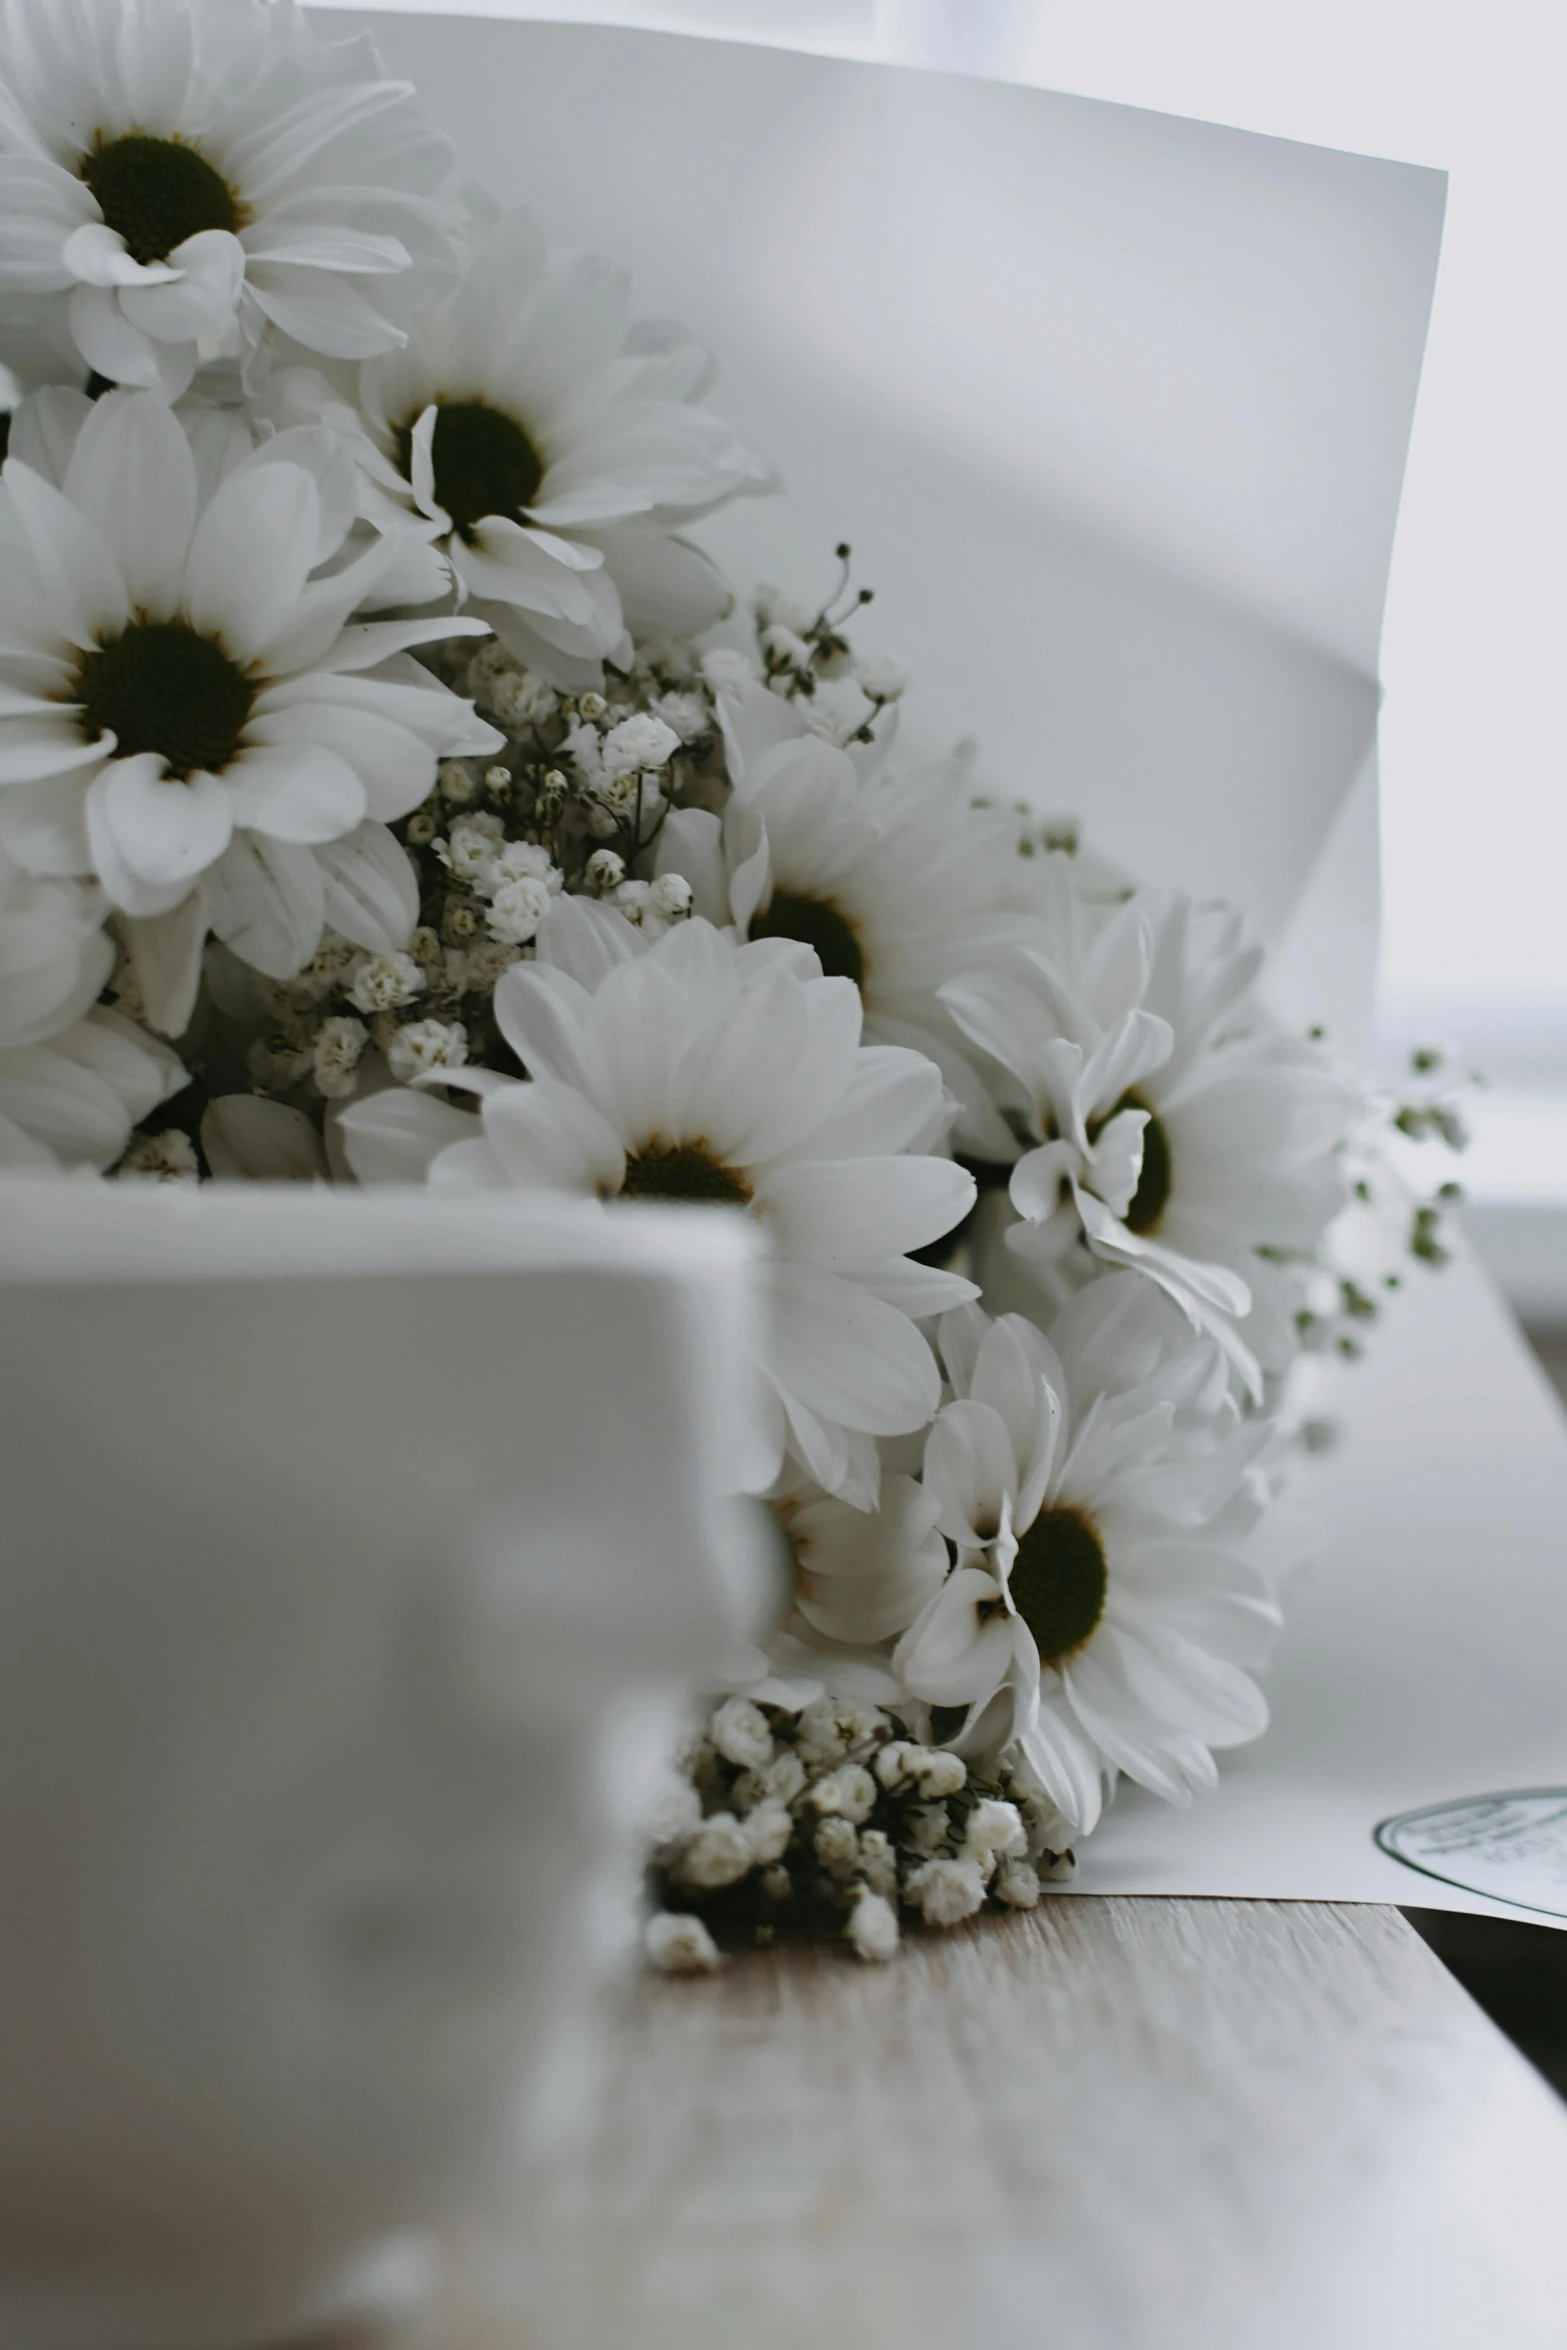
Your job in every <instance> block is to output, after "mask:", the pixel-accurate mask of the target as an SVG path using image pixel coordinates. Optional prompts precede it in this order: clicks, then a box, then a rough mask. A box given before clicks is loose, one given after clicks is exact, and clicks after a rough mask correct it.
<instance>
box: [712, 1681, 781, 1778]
mask: <svg viewBox="0 0 1567 2350" xmlns="http://www.w3.org/2000/svg"><path fill="white" fill-rule="evenodd" d="M709 1736H710V1737H711V1739H712V1741H713V1744H714V1745H715V1746H716V1747H717V1749H718V1751H719V1753H720V1754H721V1755H722V1756H723V1758H724V1760H725V1762H732V1763H734V1764H735V1765H736V1767H737V1768H738V1769H740V1770H746V1771H761V1770H765V1769H766V1767H767V1765H768V1764H769V1763H770V1762H771V1761H772V1759H773V1734H772V1731H771V1730H770V1729H769V1728H768V1726H767V1716H766V1715H765V1714H764V1713H763V1712H762V1710H761V1707H760V1706H755V1705H753V1704H752V1703H751V1701H750V1699H749V1698H746V1697H729V1698H726V1699H725V1700H724V1702H723V1704H722V1705H721V1706H720V1707H719V1709H718V1711H717V1713H715V1714H714V1716H713V1726H712V1729H711V1731H710V1732H709Z"/></svg>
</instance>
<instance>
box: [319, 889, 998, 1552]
mask: <svg viewBox="0 0 1567 2350" xmlns="http://www.w3.org/2000/svg"><path fill="white" fill-rule="evenodd" d="M495 1016H496V1019H497V1021H498V1022H499V1024H500V1027H501V1030H502V1032H503V1034H504V1035H505V1037H506V1040H507V1042H508V1043H509V1044H510V1046H511V1048H512V1050H513V1051H514V1052H515V1053H516V1055H517V1058H518V1060H519V1061H520V1062H521V1063H522V1065H523V1067H524V1068H526V1069H528V1070H530V1071H531V1072H532V1076H531V1079H530V1081H528V1082H526V1083H519V1082H510V1083H508V1082H504V1081H502V1082H499V1083H492V1084H491V1085H490V1086H489V1087H487V1089H486V1090H485V1093H484V1095H483V1097H482V1100H481V1104H480V1109H479V1112H478V1114H477V1115H476V1116H475V1115H470V1114H468V1113H466V1112H460V1111H454V1110H451V1109H449V1108H448V1107H447V1106H446V1105H445V1104H444V1103H442V1102H440V1101H438V1100H436V1099H434V1098H431V1099H428V1100H427V1101H426V1102H425V1103H424V1104H423V1105H422V1107H423V1109H424V1112H425V1116H424V1119H423V1129H422V1141H423V1144H424V1148H425V1153H426V1163H427V1166H428V1171H429V1178H430V1180H431V1181H432V1182H434V1183H436V1184H440V1185H443V1186H447V1187H453V1188H470V1187H480V1188H484V1189H491V1190H493V1189H495V1188H496V1187H497V1186H499V1187H502V1188H505V1187H507V1186H511V1187H515V1188H516V1189H518V1190H521V1191H526V1192H542V1193H551V1194H554V1195H556V1196H558V1197H566V1198H575V1199H579V1200H581V1201H583V1202H587V1203H603V1202H612V1201H614V1200H616V1199H620V1198H628V1199H655V1200H657V1199H663V1200H671V1201H674V1200H695V1201H702V1202H707V1203H716V1204H722V1205H728V1206H731V1207H735V1208H739V1209H742V1210H743V1211H744V1212H745V1213H747V1214H748V1215H750V1216H752V1217H754V1218H755V1220H756V1221H757V1222H758V1223H759V1224H760V1225H761V1227H762V1229H763V1231H764V1232H765V1233H766V1235H767V1237H768V1240H769V1241H770V1243H771V1262H770V1264H769V1265H768V1266H767V1267H766V1269H765V1272H764V1274H763V1280H764V1283H765V1287H766V1291H767V1296H768V1305H769V1308H770V1330H769V1343H768V1346H767V1349H766V1353H765V1358H764V1364H763V1369H764V1374H765V1378H766V1382H767V1388H768V1393H769V1415H768V1419H769V1424H768V1432H767V1441H768V1444H769V1448H770V1450H771V1454H772V1457H773V1460H774V1463H775V1465H777V1466H781V1464H782V1461H783V1458H784V1455H785V1452H786V1451H787V1452H788V1453H790V1454H791V1455H792V1457H793V1458H794V1459H795V1460H796V1461H797V1462H798V1463H799V1464H800V1465H801V1466H802V1467H803V1468H804V1469H805V1470H806V1471H807V1472H808V1473H809V1474H810V1475H811V1476H812V1477H814V1478H815V1479H816V1481H817V1482H818V1483H819V1484H820V1485H821V1486H822V1487H823V1488H825V1489H826V1490H827V1491H828V1492H832V1493H841V1494H845V1495H847V1496H848V1497H850V1498H851V1499H853V1500H856V1501H858V1502H859V1504H860V1505H861V1507H862V1508H864V1507H868V1506H870V1505H871V1504H872V1503H873V1502H874V1500H875V1498H876V1494H877V1490H878V1487H879V1484H880V1460H879V1456H878V1454H877V1449H876V1439H877V1438H878V1437H882V1436H896V1435H903V1434H907V1433H909V1432H910V1431H913V1430H917V1429H919V1428H921V1427H922V1426H924V1424H925V1423H926V1422H927V1421H928V1420H929V1419H930V1416H931V1414H932V1412H933V1411H934V1410H935V1408H936V1405H937V1402H938V1400H939V1392H940V1382H939V1377H938V1373H937V1369H936V1363H935V1359H934V1357H933V1356H932V1354H931V1351H930V1348H929V1345H928V1344H927V1342H926V1340H925V1338H924V1337H923V1336H922V1334H921V1333H920V1331H919V1329H918V1328H917V1327H916V1317H918V1316H919V1315H923V1314H930V1313H932V1312H935V1311H939V1310H941V1309H942V1308H943V1307H945V1306H947V1305H948V1304H950V1303H952V1302H954V1301H955V1300H957V1299H962V1298H965V1297H968V1296H971V1295H972V1294H973V1292H972V1285H971V1284H969V1283H967V1282H965V1281H962V1280H960V1279H959V1278H957V1277H956V1276H954V1275H952V1274H949V1273H942V1272H936V1271H928V1270H927V1269H926V1268H924V1267H922V1266H920V1265H917V1264H915V1263H913V1262H912V1261H911V1260H910V1258H909V1256H908V1253H907V1252H908V1251H909V1250H911V1249H916V1248H919V1247H922V1246H924V1245H925V1244H926V1243H928V1242H930V1241H933V1240H936V1239H939V1238H940V1236H941V1235H942V1234H943V1233H945V1232H947V1231H950V1230H951V1228H952V1227H953V1226H954V1225H955V1224H957V1223H958V1222H960V1221H961V1219H962V1217H963V1216H964V1214H965V1213H966V1212H967V1209H968V1208H969V1206H970V1204H971V1203H972V1200H973V1197H974V1183H973V1178H972V1177H971V1176H970V1175H968V1174H966V1173H965V1172H964V1171H963V1169H961V1168H960V1167H957V1166H955V1165H954V1164H953V1163H952V1162H951V1161H950V1160H948V1159H940V1158H932V1157H929V1156H925V1155H922V1154H920V1153H919V1152H918V1151H916V1150H913V1149H911V1147H910V1146H911V1145H912V1144H913V1143H914V1142H915V1141H916V1139H917V1138H918V1137H919V1136H921V1135H922V1134H924V1133H926V1132H928V1131H929V1129H930V1126H931V1123H932V1120H933V1117H934V1115H935V1113H936V1112H937V1111H938V1109H939V1106H940V1080H939V1078H938V1076H937V1074H936V1071H935V1069H934V1067H933V1066H932V1065H931V1064H930V1063H929V1062H928V1061H924V1060H922V1059H921V1058H920V1057H919V1056H918V1055H917V1054H914V1053H911V1052H906V1051H902V1050H899V1049H897V1048H895V1047H891V1046H875V1047H871V1046H863V1045H862V1044H861V1042H860V1029H861V1011H860V1001H859V997H858V995H857V994H856V992H855V990H854V988H853V987H852V986H851V985H849V983H848V982H847V981H845V980H842V979H826V978H823V977H822V976H821V974H820V969H819V966H818V965H817V964H816V963H815V961H814V959H813V958H811V957H809V956H803V955H801V954H800V953H799V952H797V951H794V952H791V951H787V950H785V951H783V952H779V951H778V950H777V949H776V948H775V947H773V946H771V945H761V946H749V947H742V946H738V945H736V944H735V942H734V941H733V940H732V939H730V938H726V937H725V936H724V935H723V934H722V933H721V932H719V931H717V930H715V929H714V928H713V927H712V926H711V925H710V924H708V923H706V922H702V921H697V920H692V921H689V922H686V923H682V924H681V925H679V926H678V927H677V928H675V929H673V930H670V931H668V932H666V933H665V934H664V936H662V937H661V938H659V939H656V940H654V941H653V942H651V943H645V942H644V941H643V940H641V939H640V938H639V936H638V933H637V932H636V930H635V929H633V928H632V926H631V925H629V924H628V923H626V922H625V921H623V920H622V919H621V917H620V916H618V915H616V914H614V913H612V912H609V911H608V910H606V909H603V908H599V907H595V906H593V905H591V904H590V903H588V902H586V901H584V900H581V899H572V898H563V899H561V900H560V901H559V903H558V905H557V906H556V908H555V910H554V911H553V912H552V913H551V914H550V916H549V918H548V920H547V922H546V923H545V925H544V927H543V929H542V931H541V934H540V939H539V951H538V956H537V959H536V960H535V961H533V962H532V963H523V964H518V965H517V966H515V967H514V968H513V969H512V970H510V971H508V972H507V973H506V975H505V977H504V978H503V979H502V980H501V982H500V984H499V986H498V987H497V988H496V991H495ZM411 1034H412V1031H411V1030H409V1029H406V1028H405V1029H403V1030H402V1031H401V1033H400V1037H399V1043H400V1044H401V1043H403V1042H404V1041H405V1040H406V1039H408V1038H409V1036H410V1035H411ZM419 1074H421V1075H424V1074H428V1072H427V1071H421V1072H419ZM415 1112H416V1105H415V1104H413V1103H407V1102H400V1101H396V1100H392V1101H388V1100H386V1099H385V1097H382V1096H374V1097H372V1098H371V1099H369V1100H367V1101H363V1102H359V1103H356V1104H355V1105H354V1106H353V1107H352V1108H351V1109H350V1110H349V1112H348V1113H347V1114H346V1115H345V1117H344V1120H343V1133H344V1139H345V1144H346V1147H347V1150H348V1153H349V1157H350V1160H351V1163H352V1165H353V1167H354V1170H355V1172H356V1173H357V1174H358V1176H359V1177H360V1180H361V1181H365V1182H374V1181H378V1180H399V1179H403V1180H406V1176H407V1172H408V1168H409V1153H410V1148H411V1141H412V1137H413V1134H414V1132H415V1124H414V1120H415Z"/></svg>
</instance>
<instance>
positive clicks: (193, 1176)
mask: <svg viewBox="0 0 1567 2350" xmlns="http://www.w3.org/2000/svg"><path fill="white" fill-rule="evenodd" d="M114 1172H115V1174H116V1175H117V1176H118V1177H119V1178H120V1180H121V1182H122V1183H199V1182H200V1181H201V1162H200V1160H199V1159H198V1158H197V1156H196V1146H195V1144H194V1143H193V1142H192V1141H191V1138H190V1136H189V1135H188V1134H182V1133H181V1132H180V1130H179V1128H178V1127H177V1126H168V1127H165V1129H164V1131H163V1132H162V1133H161V1134H138V1135H137V1137H136V1139H135V1141H134V1142H133V1143H132V1144H131V1147H130V1149H129V1150H128V1151H127V1152H126V1154H125V1156H124V1158H123V1159H121V1161H120V1163H119V1165H118V1166H117V1167H116V1168H115V1170H114Z"/></svg>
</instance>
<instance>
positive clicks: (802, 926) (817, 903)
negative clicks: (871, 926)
mask: <svg viewBox="0 0 1567 2350" xmlns="http://www.w3.org/2000/svg"><path fill="white" fill-rule="evenodd" d="M751 936H752V937H753V938H797V939H799V940H800V942H801V943H802V945H804V946H808V947H810V948H812V949H813V950H814V952H815V954H816V957H817V959H818V961H819V962H820V964H821V967H822V969H823V971H824V972H825V973H826V975H827V977H828V978H829V979H852V980H853V982H854V984H855V986H856V987H859V986H860V985H861V984H862V983H863V981H864V978H865V951H864V949H863V948H862V947H861V945H860V942H859V939H858V937H857V936H856V934H855V930H854V925H853V923H852V922H850V920H849V918H848V916H847V915H846V914H844V913H842V912H840V910H839V908H838V907H837V906H835V905H834V904H833V902H832V900H831V899H830V898H809V897H799V896H796V895H794V894H793V893H791V892H790V891H788V890H782V889H780V890H775V891H774V892H773V902H772V904H771V905H770V906H769V907H768V908H767V911H766V912H765V913H763V914H756V915H753V916H752V918H751Z"/></svg>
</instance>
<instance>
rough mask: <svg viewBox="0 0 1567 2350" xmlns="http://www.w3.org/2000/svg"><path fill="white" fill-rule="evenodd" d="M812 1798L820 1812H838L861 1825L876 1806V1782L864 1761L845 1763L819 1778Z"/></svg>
mask: <svg viewBox="0 0 1567 2350" xmlns="http://www.w3.org/2000/svg"><path fill="white" fill-rule="evenodd" d="M810 1800H811V1802H812V1803H813V1804H814V1805H815V1807H816V1809H817V1810H818V1811H819V1812H835V1813H837V1814H838V1816H839V1817H840V1818H842V1819H845V1820H851V1821H852V1822H853V1823H854V1825H855V1826H856V1827H858V1826H859V1825H860V1823H861V1821H862V1820H868V1819H869V1818H870V1816H871V1813H872V1811H873V1810H874V1809H875V1807H876V1782H875V1780H874V1779H873V1778H872V1777H871V1775H870V1772H869V1771H868V1770H866V1769H865V1767H864V1765H863V1764H861V1763H844V1764H843V1765H842V1766H841V1767H840V1768H839V1769H838V1770H836V1771H832V1772H829V1774H828V1776H827V1777H826V1778H825V1779H818V1780H817V1782H816V1784H815V1786H814V1787H813V1788H812V1789H811V1795H810Z"/></svg>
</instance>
